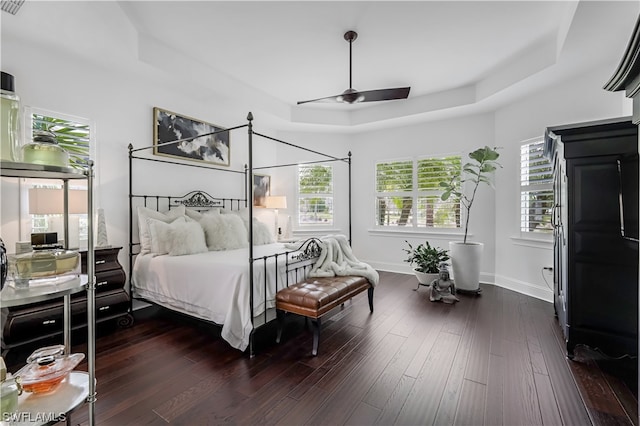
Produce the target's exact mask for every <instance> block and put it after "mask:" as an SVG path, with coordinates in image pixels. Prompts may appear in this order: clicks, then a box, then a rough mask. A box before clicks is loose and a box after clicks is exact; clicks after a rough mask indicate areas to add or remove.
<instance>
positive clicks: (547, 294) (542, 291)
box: [494, 275, 553, 303]
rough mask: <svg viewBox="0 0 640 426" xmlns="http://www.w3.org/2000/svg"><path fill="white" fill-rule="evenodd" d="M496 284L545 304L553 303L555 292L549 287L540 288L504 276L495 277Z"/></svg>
mask: <svg viewBox="0 0 640 426" xmlns="http://www.w3.org/2000/svg"><path fill="white" fill-rule="evenodd" d="M494 281H495V284H496V285H497V286H499V287H502V288H506V289H508V290H513V291H517V292H518V293H522V294H526V295H527V296H531V297H535V298H536V299H540V300H544V301H545V302H551V303H553V290H552V289H550V288H548V287H540V286H538V285H535V284H531V283H528V282H525V281H520V280H516V279H514V278H510V277H505V276H504V275H495V278H494Z"/></svg>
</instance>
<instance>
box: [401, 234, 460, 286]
mask: <svg viewBox="0 0 640 426" xmlns="http://www.w3.org/2000/svg"><path fill="white" fill-rule="evenodd" d="M405 243H407V245H408V246H409V248H405V249H403V250H404V251H405V252H406V253H407V254H408V255H409V257H407V258H406V259H405V262H407V263H410V264H411V265H412V266H413V272H414V273H415V274H416V277H417V278H418V283H419V284H423V285H430V284H431V283H432V282H433V280H435V279H437V278H438V272H439V270H438V267H439V266H440V263H442V262H446V261H447V260H449V253H448V250H444V249H440V248H437V247H431V245H430V244H429V241H425V242H424V244H422V243H421V244H419V245H418V246H416V247H415V248H414V247H413V246H412V245H411V243H410V242H409V241H407V240H405Z"/></svg>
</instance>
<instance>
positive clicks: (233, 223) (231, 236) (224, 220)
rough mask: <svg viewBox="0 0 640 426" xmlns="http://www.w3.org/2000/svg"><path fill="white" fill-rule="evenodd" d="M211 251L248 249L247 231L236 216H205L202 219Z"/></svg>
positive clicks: (201, 223)
mask: <svg viewBox="0 0 640 426" xmlns="http://www.w3.org/2000/svg"><path fill="white" fill-rule="evenodd" d="M200 225H202V228H203V229H204V235H205V238H206V241H207V247H208V248H209V250H211V251H213V250H233V249H238V248H243V247H247V246H248V245H249V244H248V243H247V241H248V237H247V230H246V228H245V226H244V224H243V223H242V219H240V218H239V217H238V216H236V215H234V214H205V215H202V219H200Z"/></svg>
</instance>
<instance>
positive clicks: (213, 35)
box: [2, 1, 640, 131]
mask: <svg viewBox="0 0 640 426" xmlns="http://www.w3.org/2000/svg"><path fill="white" fill-rule="evenodd" d="M639 10H640V2H638V1H625V2H609V1H603V2H596V1H587V2H584V1H583V2H575V1H571V2H564V1H531V2H525V1H495V2H489V1H469V2H463V1H409V2H399V1H354V2H342V1H341V2H338V1H316V2H311V1H282V2H271V1H257V2H246V1H234V2H221V1H195V2H187V1H138V2H131V1H120V2H107V3H106V4H105V3H104V2H101V3H98V2H42V3H39V2H34V1H28V2H27V3H25V5H24V6H23V8H22V10H21V11H20V12H19V13H18V15H16V16H15V17H12V18H11V19H9V17H7V16H6V15H7V14H5V13H2V24H3V28H2V33H3V36H5V35H6V34H9V35H20V33H21V32H23V33H24V31H25V28H30V27H31V28H30V29H29V35H28V36H27V35H25V34H21V36H22V37H30V38H32V39H37V38H38V37H41V38H42V42H43V43H47V44H51V45H54V44H58V45H59V46H60V47H61V48H62V46H64V48H65V49H75V50H77V52H78V53H80V52H82V54H83V55H89V56H91V55H95V58H94V60H96V61H102V62H105V63H107V62H108V63H111V64H113V58H114V57H116V56H117V55H123V51H125V52H130V51H134V54H135V55H137V58H136V60H137V61H139V62H143V63H145V65H147V66H148V65H151V66H153V67H155V68H157V69H159V70H162V71H165V72H167V73H168V74H169V75H176V74H182V75H183V77H186V76H188V77H189V80H190V82H191V84H194V85H196V86H200V87H202V88H203V89H207V90H208V91H210V92H211V93H215V94H216V95H219V96H224V97H227V98H229V99H232V100H233V101H235V102H239V103H242V102H247V103H250V104H251V106H252V107H253V106H255V107H256V108H258V109H260V110H263V111H266V112H267V113H268V114H270V115H271V116H272V118H273V119H274V123H280V125H281V126H280V127H287V126H288V127H291V128H295V127H298V128H299V127H305V128H311V127H313V128H319V129H320V128H325V129H338V130H343V131H361V130H366V129H370V128H374V127H376V126H392V125H398V123H402V122H408V121H415V120H423V119H429V118H430V117H441V116H445V115H447V114H455V113H457V112H460V111H463V112H465V113H468V112H469V111H475V110H478V111H479V110H483V109H484V110H486V109H490V108H495V107H497V106H499V105H500V104H503V103H504V102H509V101H512V100H514V99H515V98H517V97H521V96H526V95H527V94H528V93H531V92H532V91H535V90H539V89H540V88H541V87H544V86H548V85H551V84H554V83H557V82H561V81H565V80H567V79H569V78H572V77H574V76H576V75H578V74H580V73H583V72H585V71H586V70H590V69H593V68H595V67H597V66H602V64H611V72H612V73H613V71H614V70H615V67H616V65H617V64H618V61H619V60H620V59H621V57H622V53H623V52H624V48H625V46H626V43H627V41H628V39H629V37H630V35H631V32H632V29H633V25H634V23H635V20H636V19H637V16H638V12H639ZM43 18H45V19H46V21H43ZM65 19H68V20H69V24H70V25H72V24H73V22H75V23H78V22H79V20H82V22H83V24H81V25H77V24H76V26H78V27H79V28H78V29H77V31H81V30H83V28H82V27H85V32H86V34H85V35H83V36H82V37H81V39H79V38H78V34H77V33H76V34H74V33H73V32H72V31H64V32H63V34H60V36H57V37H51V35H52V33H51V32H52V31H58V32H60V30H59V29H60V27H61V26H63V27H64V20H65ZM118 20H120V22H119V23H118ZM347 30H355V31H357V32H358V34H359V37H358V39H357V40H356V41H355V42H354V44H353V86H354V88H356V89H359V90H371V89H382V88H389V87H400V86H411V93H410V95H409V99H407V100H397V101H387V102H379V103H363V104H358V105H346V104H305V105H301V106H298V105H296V102H297V101H300V100H306V99H314V98H319V97H323V96H331V95H336V94H339V93H341V92H342V91H343V90H344V89H346V88H348V86H349V84H348V83H349V81H348V69H349V68H348V65H349V62H348V60H349V45H348V43H347V42H346V41H345V40H344V38H343V34H344V32H345V31H347ZM129 35H131V38H132V39H133V40H136V39H137V46H134V47H129V48H126V49H123V47H122V43H126V42H127V40H129V38H128V36H129ZM72 40H73V41H72ZM70 45H72V46H71V47H70ZM136 48H137V50H136ZM109 52H111V53H112V57H109ZM602 83H603V84H604V81H603V82H602Z"/></svg>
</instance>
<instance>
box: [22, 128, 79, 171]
mask: <svg viewBox="0 0 640 426" xmlns="http://www.w3.org/2000/svg"><path fill="white" fill-rule="evenodd" d="M22 160H23V161H24V162H25V163H33V164H43V165H49V166H60V167H69V154H68V153H67V151H65V149H64V148H63V147H61V146H60V145H58V141H57V140H56V137H55V135H54V134H53V133H51V132H45V131H39V132H36V135H35V136H34V137H33V142H31V143H29V144H26V145H25V146H23V147H22Z"/></svg>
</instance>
